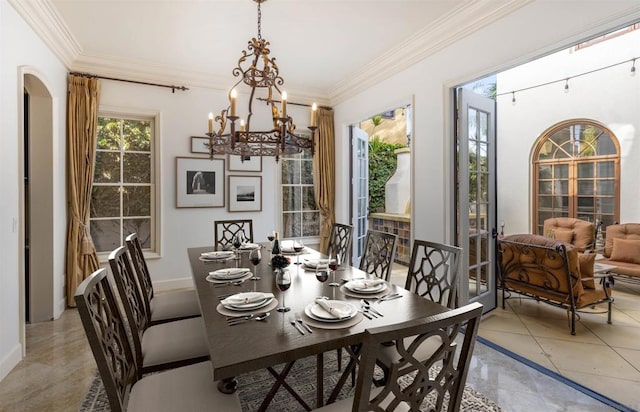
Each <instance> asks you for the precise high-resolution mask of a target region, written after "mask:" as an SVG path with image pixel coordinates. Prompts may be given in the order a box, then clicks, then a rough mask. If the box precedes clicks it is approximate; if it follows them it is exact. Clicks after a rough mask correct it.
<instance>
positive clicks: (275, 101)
mask: <svg viewBox="0 0 640 412" xmlns="http://www.w3.org/2000/svg"><path fill="white" fill-rule="evenodd" d="M256 100H260V101H263V102H266V101H268V100H267V99H265V98H264V97H256ZM273 102H274V103H282V102H281V101H280V100H273ZM287 104H292V105H294V106H302V107H311V105H310V104H307V103H296V102H290V101H288V100H287ZM318 107H319V108H320V109H325V110H333V107H329V106H318Z"/></svg>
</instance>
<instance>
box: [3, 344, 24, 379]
mask: <svg viewBox="0 0 640 412" xmlns="http://www.w3.org/2000/svg"><path fill="white" fill-rule="evenodd" d="M21 360H22V345H20V344H16V345H15V346H14V347H13V348H12V349H11V350H10V351H9V352H8V353H7V355H6V356H5V357H4V358H2V359H1V360H0V382H2V380H3V379H4V378H5V377H6V376H7V375H8V374H9V372H11V370H12V369H13V368H15V366H16V365H17V364H18V363H19V362H20V361H21Z"/></svg>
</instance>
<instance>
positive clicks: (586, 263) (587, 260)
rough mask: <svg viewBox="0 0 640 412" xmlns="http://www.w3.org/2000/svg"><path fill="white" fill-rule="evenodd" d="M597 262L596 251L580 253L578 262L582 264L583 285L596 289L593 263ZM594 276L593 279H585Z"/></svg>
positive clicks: (581, 277)
mask: <svg viewBox="0 0 640 412" xmlns="http://www.w3.org/2000/svg"><path fill="white" fill-rule="evenodd" d="M595 262H596V254H595V253H587V254H584V253H578V263H579V264H580V279H581V280H582V287H583V288H587V289H595V288H596V282H595V280H594V279H593V265H594V264H595ZM585 278H592V279H585Z"/></svg>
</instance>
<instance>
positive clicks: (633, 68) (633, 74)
mask: <svg viewBox="0 0 640 412" xmlns="http://www.w3.org/2000/svg"><path fill="white" fill-rule="evenodd" d="M632 61H633V64H632V65H631V75H632V76H635V75H636V59H633V60H632Z"/></svg>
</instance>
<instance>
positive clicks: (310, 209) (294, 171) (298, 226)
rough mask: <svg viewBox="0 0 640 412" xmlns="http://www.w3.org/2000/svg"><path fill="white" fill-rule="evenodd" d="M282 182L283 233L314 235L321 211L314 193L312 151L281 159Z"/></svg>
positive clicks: (318, 225) (318, 230)
mask: <svg viewBox="0 0 640 412" xmlns="http://www.w3.org/2000/svg"><path fill="white" fill-rule="evenodd" d="M280 164H281V165H280V167H281V179H280V180H281V186H282V236H283V237H284V238H300V237H305V238H309V237H317V236H319V234H320V212H319V210H318V207H317V206H316V202H315V197H314V193H313V157H312V156H311V151H309V150H304V151H303V152H302V153H300V154H295V155H290V156H286V157H283V158H281V159H280Z"/></svg>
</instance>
